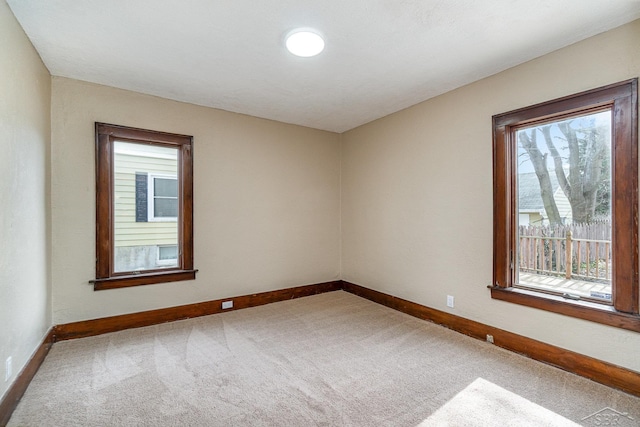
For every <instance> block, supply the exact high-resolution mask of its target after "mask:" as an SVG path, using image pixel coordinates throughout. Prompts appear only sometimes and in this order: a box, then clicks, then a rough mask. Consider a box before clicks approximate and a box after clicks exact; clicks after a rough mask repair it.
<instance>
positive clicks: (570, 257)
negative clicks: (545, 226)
mask: <svg viewBox="0 0 640 427" xmlns="http://www.w3.org/2000/svg"><path fill="white" fill-rule="evenodd" d="M522 231H523V229H522V228H521V232H522ZM519 240H520V242H519V268H520V270H521V271H527V272H532V273H538V274H547V275H553V276H564V277H565V278H566V279H571V278H577V279H581V280H585V279H586V280H594V281H599V282H603V281H605V282H606V281H611V241H610V240H598V239H583V238H580V239H576V238H573V236H572V232H571V230H566V232H565V236H564V237H555V236H544V235H534V234H532V233H526V234H520V239H519Z"/></svg>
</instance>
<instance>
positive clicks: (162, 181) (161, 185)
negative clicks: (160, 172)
mask: <svg viewBox="0 0 640 427" xmlns="http://www.w3.org/2000/svg"><path fill="white" fill-rule="evenodd" d="M153 185H154V187H153V188H154V189H155V195H156V196H162V197H178V180H177V179H172V178H154V184H153Z"/></svg>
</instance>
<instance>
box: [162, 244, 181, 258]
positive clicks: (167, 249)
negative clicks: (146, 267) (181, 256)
mask: <svg viewBox="0 0 640 427" xmlns="http://www.w3.org/2000/svg"><path fill="white" fill-rule="evenodd" d="M176 258H178V247H177V246H158V259H159V260H160V261H166V260H172V259H176Z"/></svg>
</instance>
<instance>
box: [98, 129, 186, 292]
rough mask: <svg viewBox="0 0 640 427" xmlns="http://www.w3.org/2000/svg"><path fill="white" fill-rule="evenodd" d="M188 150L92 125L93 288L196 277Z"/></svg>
mask: <svg viewBox="0 0 640 427" xmlns="http://www.w3.org/2000/svg"><path fill="white" fill-rule="evenodd" d="M192 144H193V138H192V137H191V136H187V135H175V134H170V133H164V132H156V131H150V130H143V129H135V128H130V127H125V126H117V125H111V124H105V123H96V278H95V280H91V283H93V284H94V289H95V290H102V289H113V288H121V287H128V286H138V285H148V284H154V283H164V282H173V281H180V280H193V279H195V274H196V271H197V270H194V268H193V156H192Z"/></svg>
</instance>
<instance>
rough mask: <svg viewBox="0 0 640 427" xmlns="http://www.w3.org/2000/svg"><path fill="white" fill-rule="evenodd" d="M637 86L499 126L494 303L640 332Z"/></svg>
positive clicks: (552, 104)
mask: <svg viewBox="0 0 640 427" xmlns="http://www.w3.org/2000/svg"><path fill="white" fill-rule="evenodd" d="M637 96H638V80H637V79H633V80H628V81H624V82H620V83H616V84H612V85H609V86H606V87H602V88H598V89H593V90H589V91H586V92H582V93H579V94H576V95H571V96H567V97H564V98H560V99H556V100H553V101H549V102H545V103H542V104H537V105H533V106H531V107H526V108H522V109H519V110H515V111H511V112H507V113H504V114H499V115H496V116H494V117H493V180H494V214H493V215H494V217H493V218H494V222H493V229H494V231H493V285H492V286H491V296H492V298H496V299H500V300H504V301H509V302H513V303H517V304H522V305H527V306H531V307H535V308H538V309H542V310H548V311H552V312H556V313H561V314H565V315H569V316H574V317H578V318H581V319H586V320H590V321H594V322H599V323H603V324H607V325H610V326H615V327H620V328H625V329H629V330H634V331H638V332H640V316H639V308H640V307H639V306H640V301H639V300H640V296H639V295H640V286H639V284H638V98H637Z"/></svg>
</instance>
